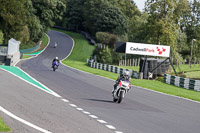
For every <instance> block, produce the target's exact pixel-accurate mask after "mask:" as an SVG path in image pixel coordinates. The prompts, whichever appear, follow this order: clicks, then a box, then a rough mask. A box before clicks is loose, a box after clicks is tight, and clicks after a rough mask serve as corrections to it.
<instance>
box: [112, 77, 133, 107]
mask: <svg viewBox="0 0 200 133" xmlns="http://www.w3.org/2000/svg"><path fill="white" fill-rule="evenodd" d="M129 89H130V82H128V81H126V80H120V82H119V84H118V86H117V88H116V90H115V91H114V93H113V102H118V103H121V101H122V99H123V98H124V96H125V95H126V93H127V92H128V91H129Z"/></svg>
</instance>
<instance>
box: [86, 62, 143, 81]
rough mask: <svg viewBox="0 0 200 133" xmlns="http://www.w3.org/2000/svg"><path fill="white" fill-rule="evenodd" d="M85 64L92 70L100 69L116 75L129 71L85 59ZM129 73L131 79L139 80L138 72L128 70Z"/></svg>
mask: <svg viewBox="0 0 200 133" xmlns="http://www.w3.org/2000/svg"><path fill="white" fill-rule="evenodd" d="M87 64H88V66H90V67H92V68H96V69H101V70H105V71H109V72H113V73H118V74H122V73H123V71H125V70H129V69H123V68H119V67H116V66H112V65H108V64H101V63H97V62H94V61H91V60H89V59H87ZM129 71H130V72H131V77H132V78H135V79H139V76H140V74H139V72H137V71H134V70H129Z"/></svg>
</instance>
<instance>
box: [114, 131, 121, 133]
mask: <svg viewBox="0 0 200 133" xmlns="http://www.w3.org/2000/svg"><path fill="white" fill-rule="evenodd" d="M115 133H123V132H120V131H115Z"/></svg>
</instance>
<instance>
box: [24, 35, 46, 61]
mask: <svg viewBox="0 0 200 133" xmlns="http://www.w3.org/2000/svg"><path fill="white" fill-rule="evenodd" d="M48 42H49V39H48V36H47V35H46V34H43V37H42V44H41V46H40V48H39V49H37V50H36V51H34V53H36V52H38V51H41V50H43V49H44V48H45V47H46V46H47V44H48ZM29 48H32V47H29ZM27 54H30V53H27ZM31 57H32V56H31V55H23V57H22V59H27V58H31Z"/></svg>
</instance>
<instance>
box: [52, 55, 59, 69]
mask: <svg viewBox="0 0 200 133" xmlns="http://www.w3.org/2000/svg"><path fill="white" fill-rule="evenodd" d="M55 61H57V62H58V65H59V64H60V61H59V59H58V57H56V58H55V59H53V61H52V68H53V65H54V64H53V63H54V62H55Z"/></svg>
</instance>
